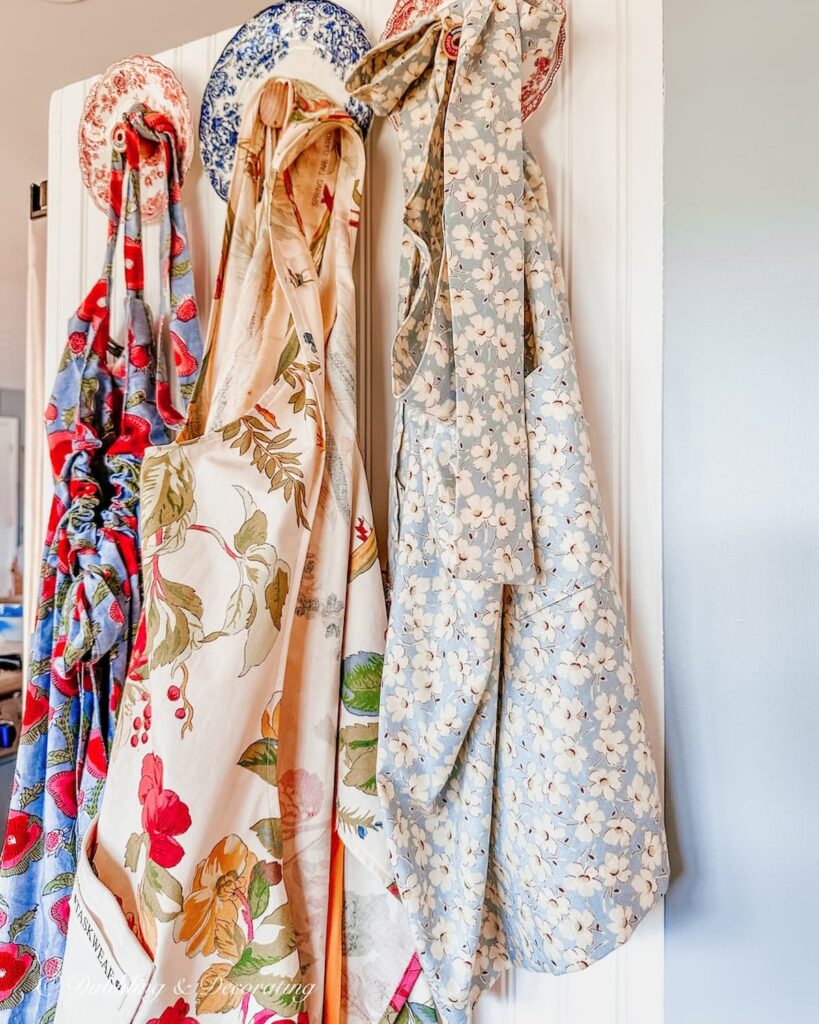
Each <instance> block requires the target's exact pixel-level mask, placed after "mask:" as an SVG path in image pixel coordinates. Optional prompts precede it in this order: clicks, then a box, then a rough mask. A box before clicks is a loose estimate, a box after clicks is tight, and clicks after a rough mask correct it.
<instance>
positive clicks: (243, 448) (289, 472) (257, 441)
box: [222, 405, 309, 529]
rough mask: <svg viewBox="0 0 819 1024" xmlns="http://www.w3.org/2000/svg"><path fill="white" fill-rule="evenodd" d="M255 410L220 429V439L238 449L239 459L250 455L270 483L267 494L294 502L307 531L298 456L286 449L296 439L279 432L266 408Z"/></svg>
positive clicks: (305, 507)
mask: <svg viewBox="0 0 819 1024" xmlns="http://www.w3.org/2000/svg"><path fill="white" fill-rule="evenodd" d="M254 408H255V409H256V411H257V413H258V415H251V416H243V417H242V418H241V419H239V420H237V421H236V422H234V423H229V424H228V425H227V426H226V427H224V428H223V429H222V440H224V441H225V442H226V443H229V444H230V447H231V448H238V450H239V454H240V455H241V456H242V457H244V456H246V455H248V454H250V457H251V461H252V463H253V465H254V466H255V467H256V469H257V470H258V471H259V472H260V473H262V474H264V476H266V477H267V479H268V481H269V484H268V491H278V490H281V491H282V493H283V494H284V500H285V501H288V502H289V501H292V502H293V505H294V507H295V511H296V519H297V521H298V523H299V525H300V526H304V527H305V528H307V529H309V524H308V522H307V504H306V491H305V487H304V474H303V473H302V471H301V468H300V466H301V454H300V453H299V452H294V451H288V450H287V449H288V448H291V447H292V445H293V444H294V442H295V441H296V438H295V437H293V432H292V430H281V431H280V430H279V429H278V424H277V422H276V418H275V416H273V414H272V413H270V412H268V410H267V409H263V408H262V407H261V406H259V405H257V406H255V407H254ZM260 417H261V418H260Z"/></svg>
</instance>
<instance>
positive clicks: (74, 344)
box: [68, 331, 88, 356]
mask: <svg viewBox="0 0 819 1024" xmlns="http://www.w3.org/2000/svg"><path fill="white" fill-rule="evenodd" d="M87 340H88V335H87V334H86V333H85V331H74V332H73V333H72V334H69V336H68V347H69V348H70V349H71V351H72V352H73V353H74V355H75V356H79V355H81V354H82V353H83V352H84V351H85V343H86V341H87Z"/></svg>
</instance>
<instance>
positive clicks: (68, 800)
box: [46, 768, 77, 818]
mask: <svg viewBox="0 0 819 1024" xmlns="http://www.w3.org/2000/svg"><path fill="white" fill-rule="evenodd" d="M46 789H47V790H48V792H49V795H50V796H51V799H52V800H53V801H54V803H55V804H56V805H57V807H58V808H59V809H60V810H61V811H62V812H63V814H64V815H65V816H66V817H67V818H76V817H77V773H76V772H75V771H74V769H73V768H66V770H65V771H64V772H57V773H56V775H52V776H51V778H50V779H49V780H48V782H47V783H46Z"/></svg>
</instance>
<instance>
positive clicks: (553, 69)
mask: <svg viewBox="0 0 819 1024" xmlns="http://www.w3.org/2000/svg"><path fill="white" fill-rule="evenodd" d="M541 2H542V0H541ZM548 2H551V3H552V6H554V7H555V8H561V7H562V6H563V4H562V0H548ZM449 6H450V3H449V2H448V0H443V2H442V0H397V3H396V5H395V7H394V8H393V11H392V14H391V15H390V16H389V19H388V20H387V24H386V27H385V28H384V31H383V33H382V34H381V39H382V40H384V39H389V38H390V36H395V35H398V33H399V32H404V31H405V30H406V29H408V28H410V27H411V26H412V25H414V24H415V22H416V21H420V20H421V18H425V17H427V16H428V15H430V14H432V12H433V11H436V10H438V8H441V9H444V8H446V7H449ZM531 6H532V9H533V12H536V11H537V9H538V3H537V2H535V3H533V4H532V5H531ZM565 45H566V22H565V21H564V22H563V24H562V25H561V26H560V30H559V33H558V38H557V40H556V41H555V40H554V37H549V36H544V38H543V39H537V40H536V41H535V40H533V45H532V46H530V47H528V49H527V50H526V52H525V53H524V54H523V76H524V77H523V89H522V91H521V104H522V107H523V120H524V121H525V120H526V119H527V118H528V117H531V115H532V114H534V112H535V111H536V110H537V108H538V107H539V106H540V104H541V103H542V101H543V97H544V96H545V95H546V93H547V92H548V91H549V89H550V88H551V87H552V84H553V83H554V80H555V75H556V74H557V72H558V70H559V68H560V65H561V64H562V62H563V51H564V48H565ZM547 53H548V54H549V56H546V54H547Z"/></svg>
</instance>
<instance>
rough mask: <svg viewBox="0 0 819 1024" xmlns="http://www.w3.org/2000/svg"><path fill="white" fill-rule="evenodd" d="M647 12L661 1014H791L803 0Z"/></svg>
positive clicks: (801, 629) (812, 70)
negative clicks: (652, 88) (670, 844)
mask: <svg viewBox="0 0 819 1024" xmlns="http://www.w3.org/2000/svg"><path fill="white" fill-rule="evenodd" d="M665 20H666V24H665V49H666V76H667V108H666V307H665V315H666V331H665V452H664V460H665V566H666V573H665V629H666V657H667V663H666V664H667V668H666V672H667V675H666V678H667V683H666V701H667V726H666V727H667V754H668V765H667V774H666V778H667V785H668V792H669V796H670V799H671V805H672V810H673V815H674V818H675V819H676V828H675V833H676V836H675V839H676V841H675V846H676V855H675V857H674V862H673V865H672V867H673V869H674V870H675V872H676V880H675V881H674V882H673V884H672V890H671V895H670V897H669V900H668V903H667V935H666V994H667V1001H666V1024H694V1022H696V1024H778V1022H780V1021H783V1022H784V1021H787V1022H788V1024H815V1022H816V1021H817V1020H819V983H817V971H816V921H817V918H819V877H818V876H819V757H817V735H819V671H817V665H819V628H817V623H816V611H817V604H818V603H819V602H818V601H817V597H818V596H819V595H818V594H817V589H818V587H819V118H817V107H818V106H819V61H817V53H816V40H817V38H819V4H817V3H816V2H815V0H779V2H778V3H770V2H769V0H666V2H665Z"/></svg>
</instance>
